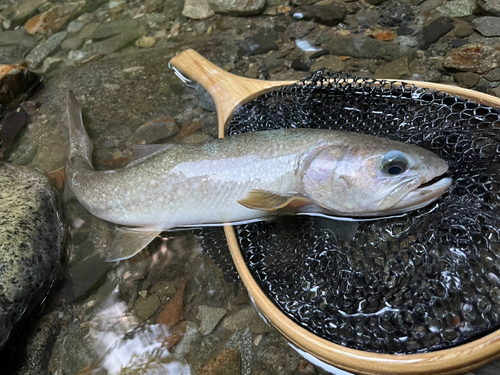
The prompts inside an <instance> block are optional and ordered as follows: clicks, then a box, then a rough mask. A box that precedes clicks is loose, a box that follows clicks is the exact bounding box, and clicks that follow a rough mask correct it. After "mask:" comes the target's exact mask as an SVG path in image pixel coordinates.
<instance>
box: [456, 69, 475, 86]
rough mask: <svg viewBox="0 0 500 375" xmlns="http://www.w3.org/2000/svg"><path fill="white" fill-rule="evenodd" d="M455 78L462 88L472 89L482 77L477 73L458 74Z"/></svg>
mask: <svg viewBox="0 0 500 375" xmlns="http://www.w3.org/2000/svg"><path fill="white" fill-rule="evenodd" d="M453 77H454V78H455V80H456V81H457V83H458V84H459V85H460V86H462V87H465V88H467V89H470V88H472V87H474V86H476V84H477V83H478V82H479V77H480V76H479V74H477V73H472V72H460V73H456V74H455V75H454V76H453Z"/></svg>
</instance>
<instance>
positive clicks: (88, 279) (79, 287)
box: [69, 241, 110, 299]
mask: <svg viewBox="0 0 500 375" xmlns="http://www.w3.org/2000/svg"><path fill="white" fill-rule="evenodd" d="M89 242H90V241H89ZM85 246H86V243H85V244H82V245H80V246H79V247H78V248H77V249H80V247H81V248H82V249H83V248H84V247H85ZM88 250H90V251H91V250H92V248H89V249H88ZM109 269H110V265H109V263H107V262H106V260H105V259H104V258H103V257H102V256H101V255H99V254H93V255H91V256H89V257H87V258H85V259H84V260H82V261H78V262H74V263H72V264H71V265H70V268H69V274H70V276H71V280H72V283H71V284H72V292H73V298H74V299H78V298H80V297H82V296H85V295H86V294H88V293H90V292H91V291H93V290H94V288H95V287H96V286H97V285H99V284H100V282H101V281H102V280H103V278H104V277H105V275H106V273H107V272H108V271H109Z"/></svg>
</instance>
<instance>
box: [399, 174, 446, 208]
mask: <svg viewBox="0 0 500 375" xmlns="http://www.w3.org/2000/svg"><path fill="white" fill-rule="evenodd" d="M452 182H453V179H452V178H450V177H442V176H437V177H434V178H432V179H430V180H427V179H424V180H422V181H420V184H418V186H416V187H415V188H414V189H412V190H411V191H409V192H408V194H406V195H405V197H404V198H403V199H401V200H400V201H399V202H398V203H396V204H395V205H394V206H393V207H392V209H395V210H401V211H410V210H416V209H418V208H422V207H425V206H427V205H428V204H429V203H432V202H434V201H435V200H436V199H438V198H439V197H440V196H441V195H443V193H444V192H445V191H446V190H448V189H449V188H450V186H451V184H452Z"/></svg>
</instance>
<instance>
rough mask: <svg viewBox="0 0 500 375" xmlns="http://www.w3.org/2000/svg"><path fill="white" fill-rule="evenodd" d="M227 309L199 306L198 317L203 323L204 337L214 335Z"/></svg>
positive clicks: (201, 326) (201, 324)
mask: <svg viewBox="0 0 500 375" xmlns="http://www.w3.org/2000/svg"><path fill="white" fill-rule="evenodd" d="M226 312H227V311H226V309H223V308H217V307H210V306H205V305H201V306H198V315H196V317H197V318H198V319H199V320H200V321H201V323H200V329H199V330H200V332H201V333H203V334H204V335H206V334H209V333H212V331H213V330H214V329H215V327H216V326H217V324H219V322H220V320H221V319H222V317H223V316H224V315H226Z"/></svg>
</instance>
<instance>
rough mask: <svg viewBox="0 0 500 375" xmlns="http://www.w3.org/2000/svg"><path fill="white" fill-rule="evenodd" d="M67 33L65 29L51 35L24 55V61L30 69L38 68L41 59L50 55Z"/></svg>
mask: <svg viewBox="0 0 500 375" xmlns="http://www.w3.org/2000/svg"><path fill="white" fill-rule="evenodd" d="M66 35H67V33H66V32H65V31H63V32H60V33H57V34H54V35H52V36H51V37H50V38H49V39H47V40H46V41H45V42H43V43H42V44H39V45H38V46H36V47H35V48H33V50H32V51H31V52H30V53H29V55H28V56H26V62H27V63H28V64H29V67H30V68H32V69H36V68H38V67H39V66H40V65H41V64H42V62H43V60H45V59H46V58H47V57H48V56H50V55H51V54H52V53H53V52H54V51H55V50H56V49H57V48H58V47H59V46H60V45H61V43H62V42H63V40H64V39H65V38H66Z"/></svg>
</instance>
